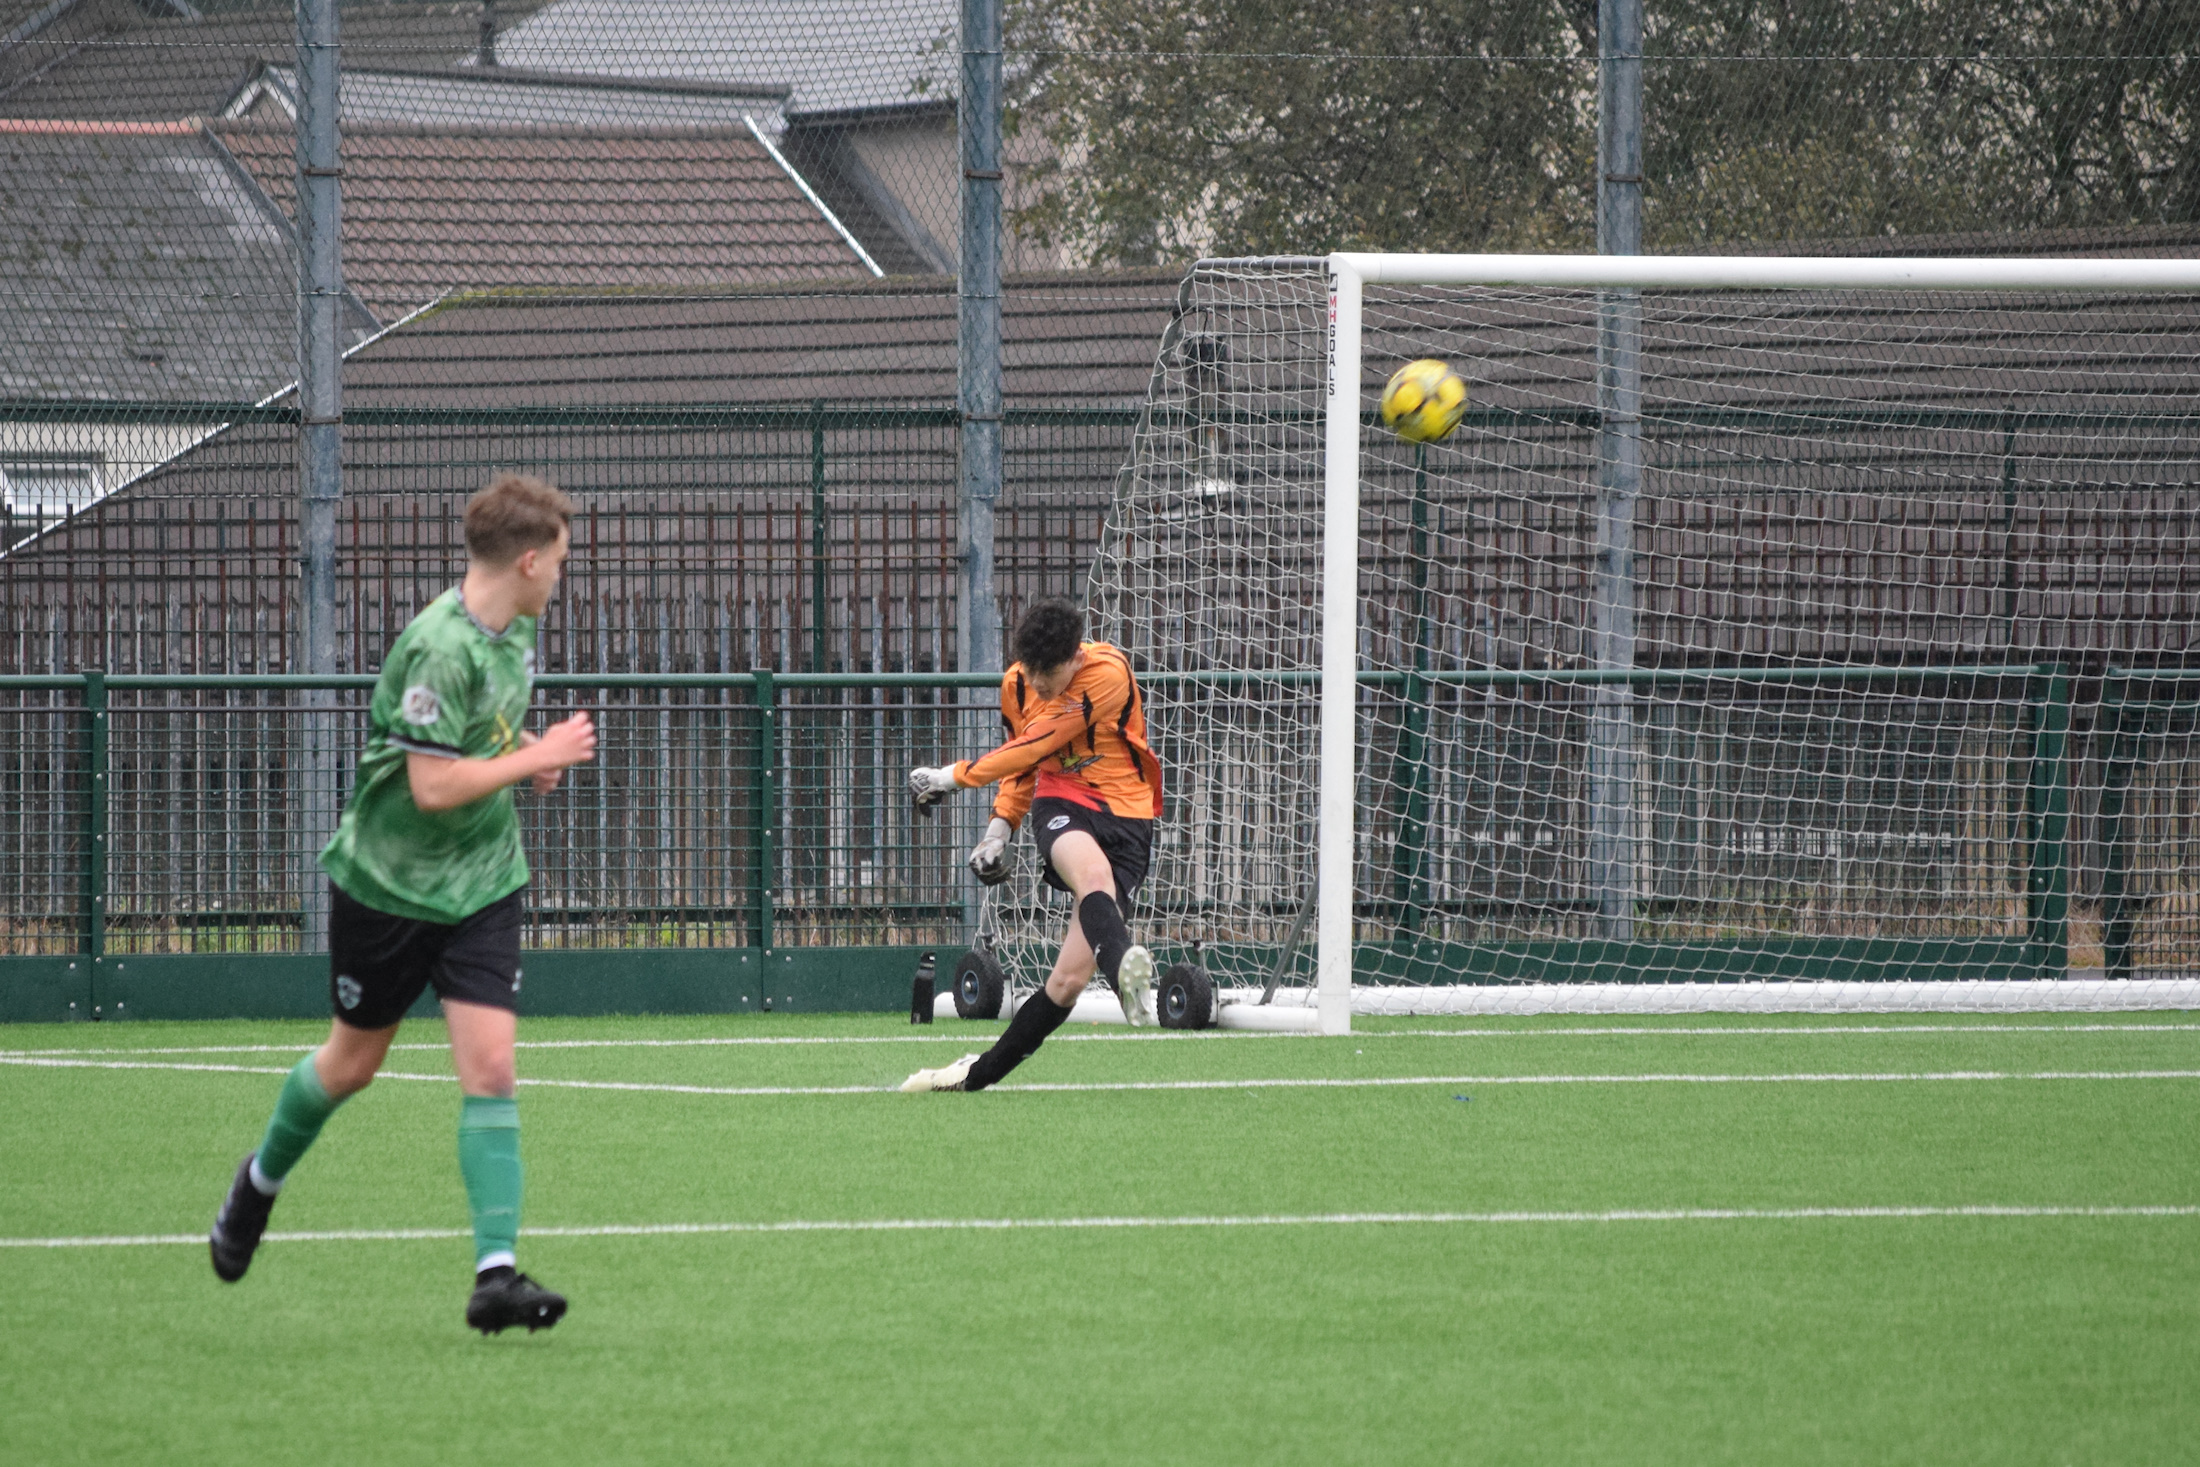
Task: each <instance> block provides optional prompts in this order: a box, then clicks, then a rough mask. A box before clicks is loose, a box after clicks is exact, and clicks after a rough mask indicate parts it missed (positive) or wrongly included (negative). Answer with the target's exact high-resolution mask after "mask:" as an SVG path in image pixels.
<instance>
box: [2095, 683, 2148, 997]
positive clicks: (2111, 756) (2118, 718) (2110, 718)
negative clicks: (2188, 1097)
mask: <svg viewBox="0 0 2200 1467" xmlns="http://www.w3.org/2000/svg"><path fill="white" fill-rule="evenodd" d="M2129 692H2130V684H2129V681H2128V679H2127V678H2126V677H2125V676H2124V675H2123V674H2121V673H2117V672H2111V673H2109V675H2108V678H2107V680H2106V684H2105V686H2104V687H2103V688H2102V690H2101V722H2102V724H2103V726H2104V728H2105V730H2106V732H2107V734H2108V758H2107V759H2106V760H2105V761H2104V762H2103V764H2102V768H2101V971H2102V974H2103V976H2105V977H2109V978H2129V977H2130V976H2131V939H2132V928H2133V926H2134V925H2135V924H2134V923H2133V921H2132V913H2131V906H2130V900H2129V897H2128V895H2127V891H2126V888H2127V887H2128V885H2129V883H2130V877H2131V832H2130V830H2129V828H2128V826H2127V824H2126V810H2127V808H2128V806H2129V803H2130V799H2131V781H2132V777H2133V776H2134V775H2135V774H2136V773H2137V772H2138V767H2139V744H2140V741H2141V740H2142V739H2143V738H2144V737H2145V732H2146V722H2147V717H2146V710H2145V709H2144V708H2143V707H2142V708H2140V709H2138V710H2136V716H2135V711H2134V710H2133V709H2132V708H2131V707H2130V706H2129V703H2128V702H2127V699H2128V696H2129Z"/></svg>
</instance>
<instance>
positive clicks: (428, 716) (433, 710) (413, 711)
mask: <svg viewBox="0 0 2200 1467" xmlns="http://www.w3.org/2000/svg"><path fill="white" fill-rule="evenodd" d="M397 711H398V714H399V715H400V716H401V717H402V718H403V719H404V720H405V721H406V722H407V723H409V724H411V725H412V726H413V727H415V728H422V727H425V726H426V725H428V724H431V723H433V722H435V721H436V720H437V719H439V718H441V717H442V716H443V700H442V699H441V698H438V697H437V696H436V695H435V689H433V688H431V687H429V686H428V685H427V684H426V683H414V684H413V685H412V686H411V687H409V688H407V689H405V700H404V702H403V703H401V704H399V705H398V710H397Z"/></svg>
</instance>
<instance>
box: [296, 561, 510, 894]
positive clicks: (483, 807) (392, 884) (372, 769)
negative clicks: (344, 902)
mask: <svg viewBox="0 0 2200 1467" xmlns="http://www.w3.org/2000/svg"><path fill="white" fill-rule="evenodd" d="M534 680H535V619H534V618H533V617H531V616H515V617H513V618H512V624H511V625H510V626H508V627H506V628H505V629H504V630H503V631H502V632H501V633H497V632H491V631H490V630H489V629H488V628H487V627H485V626H483V625H482V624H481V623H480V622H478V621H475V620H474V618H473V615H472V613H470V612H468V611H467V610H466V603H465V602H464V601H462V600H460V599H459V594H458V592H457V591H456V590H450V591H446V592H444V593H443V594H442V595H440V596H438V597H436V598H435V600H433V601H431V602H429V603H428V607H427V609H426V610H424V611H422V612H421V613H420V615H418V616H416V617H414V618H413V619H412V624H411V625H410V626H408V627H406V628H405V630H404V631H402V632H400V633H399V634H398V637H397V641H396V643H395V644H394V645H393V646H392V647H391V648H390V655H389V660H388V661H387V662H385V663H384V664H383V665H382V677H381V680H380V681H379V682H377V683H376V684H375V686H374V702H373V703H372V705H371V706H370V707H369V709H368V713H367V752H366V753H365V754H364V755H362V756H361V758H360V760H359V779H358V782H357V783H356V784H355V785H354V786H353V788H352V792H351V803H350V804H348V805H346V806H345V807H344V818H343V820H342V822H341V823H339V824H338V826H337V827H336V838H335V839H334V840H332V841H330V842H329V843H328V848H327V849H326V850H324V851H322V852H321V865H322V868H323V869H324V870H326V871H327V872H328V874H329V877H330V879H332V880H333V881H335V883H336V884H337V885H338V886H340V887H342V888H343V889H344V891H345V892H346V894H348V895H349V896H350V897H351V898H352V899H353V900H354V901H357V902H359V903H361V904H362V905H364V906H369V907H372V908H374V909H375V910H376V911H379V912H388V913H390V914H391V915H392V916H397V917H411V918H414V919H416V920H419V921H423V922H445V923H450V922H458V921H461V920H463V919H464V918H466V917H469V916H471V915H473V914H474V913H475V912H478V911H480V910H481V909H482V908H483V907H486V906H488V905H489V904H490V903H491V902H494V901H497V900H499V899H500V898H503V897H506V896H509V895H510V894H511V893H513V892H515V891H518V890H519V889H520V888H521V887H523V886H525V885H526V884H527V858H526V857H525V856H524V855H522V854H521V853H520V848H519V819H518V817H517V815H515V814H514V813H513V810H512V791H511V789H510V787H509V786H507V787H506V788H504V789H500V790H498V791H497V792H496V793H495V794H492V795H485V796H483V797H482V798H481V799H478V800H476V801H474V802H473V803H472V804H470V805H461V806H459V807H458V808H457V809H455V810H445V811H441V812H439V813H436V814H430V813H428V812H427V811H425V810H422V809H421V808H420V807H419V806H418V805H415V804H414V803H413V797H412V781H411V779H410V777H409V776H408V775H407V773H406V768H405V764H406V756H408V755H410V754H433V755H437V756H440V757H442V758H446V759H462V758H463V759H493V758H495V757H496V756H498V755H499V754H509V753H511V752H512V751H513V750H514V749H516V748H518V747H519V731H520V723H521V721H522V720H523V719H524V718H526V716H527V698H528V694H529V692H530V691H531V689H532V688H533V685H534Z"/></svg>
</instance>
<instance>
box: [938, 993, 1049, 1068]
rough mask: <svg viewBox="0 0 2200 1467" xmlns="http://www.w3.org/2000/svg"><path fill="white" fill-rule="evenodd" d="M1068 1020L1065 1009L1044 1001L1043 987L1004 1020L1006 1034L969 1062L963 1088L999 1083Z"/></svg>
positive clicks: (1046, 999)
mask: <svg viewBox="0 0 2200 1467" xmlns="http://www.w3.org/2000/svg"><path fill="white" fill-rule="evenodd" d="M1068 1020H1069V1010H1068V1009H1066V1008H1064V1007H1063V1006H1062V1005H1060V1004H1058V1003H1056V1002H1055V1001H1054V1000H1053V999H1051V998H1048V997H1047V991H1046V990H1045V989H1044V988H1042V989H1040V990H1039V991H1038V992H1037V993H1034V994H1033V995H1032V996H1031V997H1029V998H1027V999H1025V1000H1024V1006H1023V1007H1022V1008H1020V1009H1018V1010H1016V1017H1015V1018H1013V1019H1010V1020H1009V1021H1008V1032H1007V1033H1005V1034H1003V1035H1002V1036H1001V1037H1000V1038H998V1039H996V1040H994V1041H993V1047H992V1048H991V1049H989V1050H987V1051H986V1052H985V1053H984V1054H981V1055H979V1056H978V1057H977V1058H976V1059H975V1060H973V1061H971V1064H970V1074H969V1075H968V1077H966V1078H965V1079H964V1080H963V1089H965V1090H983V1089H985V1087H986V1086H988V1085H993V1084H997V1083H999V1081H1000V1079H1001V1077H1002V1076H1003V1075H1006V1074H1007V1073H1008V1072H1009V1071H1010V1070H1013V1069H1015V1068H1016V1067H1017V1066H1018V1065H1020V1064H1022V1063H1023V1062H1024V1061H1025V1060H1027V1059H1030V1058H1031V1056H1032V1053H1033V1052H1034V1051H1035V1050H1037V1049H1038V1047H1039V1046H1040V1045H1041V1044H1043V1043H1045V1042H1046V1037H1047V1036H1048V1035H1049V1034H1052V1033H1053V1032H1054V1031H1055V1030H1057V1029H1059V1028H1061V1027H1062V1025H1063V1024H1064V1023H1066V1022H1068Z"/></svg>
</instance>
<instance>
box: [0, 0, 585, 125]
mask: <svg viewBox="0 0 2200 1467" xmlns="http://www.w3.org/2000/svg"><path fill="white" fill-rule="evenodd" d="M540 3H541V0H498V4H497V16H498V19H499V21H500V23H504V24H509V23H511V22H512V21H515V20H524V19H525V18H526V17H527V16H528V15H530V14H532V13H533V12H534V11H535V10H536V9H537V8H538V6H539V5H540ZM157 5H158V0H156V4H155V6H149V7H147V8H140V7H139V6H138V5H136V4H131V3H128V0H76V3H75V4H74V5H72V6H71V7H70V9H69V12H68V24H67V25H64V24H63V23H62V22H60V21H56V22H55V23H54V24H53V25H51V26H49V27H47V28H46V29H44V30H42V31H40V32H38V33H37V34H36V35H34V36H32V37H30V38H28V39H26V40H24V41H23V42H21V43H19V44H18V45H17V46H15V47H13V48H10V49H9V51H8V53H7V54H5V55H0V116H8V117H44V118H75V119H87V120H89V119H96V120H100V121H114V122H150V121H171V120H174V119H176V118H182V117H202V116H208V115H211V114H214V113H218V112H219V111H221V109H222V106H223V104H224V103H225V102H227V101H228V100H229V97H230V95H231V94H232V93H233V92H234V91H235V90H236V89H237V85H238V81H239V78H241V77H243V76H245V75H246V74H247V73H248V72H249V71H251V70H252V68H253V67H254V66H255V65H256V64H257V63H258V62H259V60H260V58H261V57H263V56H285V55H290V56H294V55H295V54H296V48H297V41H298V21H297V11H296V8H295V6H293V5H291V4H288V3H280V0H245V3H243V4H229V5H224V6H222V7H221V8H220V9H218V10H217V9H214V8H213V7H211V6H208V7H205V10H206V13H205V14H203V15H186V14H183V13H180V12H181V11H183V10H189V9H190V8H191V7H189V6H183V7H179V12H178V13H175V14H171V15H168V16H165V17H155V16H151V15H148V14H147V9H150V8H157ZM480 32H481V5H480V3H479V0H443V3H438V4H419V3H408V0H395V3H374V4H351V5H343V6H342V7H341V8H340V10H339V34H340V36H341V38H342V41H343V47H344V59H345V61H346V62H348V63H350V64H352V65H355V66H363V67H397V68H422V67H440V66H449V65H451V64H453V63H454V62H457V61H460V60H463V59H465V58H467V57H469V56H472V55H473V54H474V53H475V51H476V49H477V47H478V45H479V43H480ZM570 69H573V70H586V69H588V68H585V67H575V68H570Z"/></svg>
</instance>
